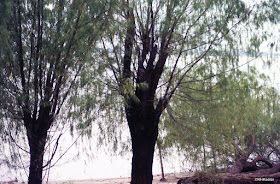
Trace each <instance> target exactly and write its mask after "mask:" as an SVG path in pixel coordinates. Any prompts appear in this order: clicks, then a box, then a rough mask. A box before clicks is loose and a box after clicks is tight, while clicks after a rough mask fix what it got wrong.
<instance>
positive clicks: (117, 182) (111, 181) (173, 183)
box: [0, 173, 192, 184]
mask: <svg viewBox="0 0 280 184" xmlns="http://www.w3.org/2000/svg"><path fill="white" fill-rule="evenodd" d="M191 175H192V174H191V173H176V174H165V179H166V181H160V179H161V175H154V180H153V184H177V182H178V180H179V179H180V178H182V177H188V176H191ZM129 182H130V178H108V179H107V178H106V179H91V180H68V181H50V182H48V184H129ZM25 183H26V182H25ZM0 184H24V182H15V181H9V182H0ZM44 184H46V183H45V182H44Z"/></svg>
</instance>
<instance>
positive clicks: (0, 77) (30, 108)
mask: <svg viewBox="0 0 280 184" xmlns="http://www.w3.org/2000/svg"><path fill="white" fill-rule="evenodd" d="M110 6H111V1H102V2H101V1H87V0H81V1H80V0H77V1H69V2H65V1H63V0H59V1H55V2H53V1H49V0H45V1H44V0H38V1H35V0H34V1H20V0H17V1H7V0H4V1H1V3H0V9H1V10H5V11H3V13H2V11H1V22H0V30H1V47H0V65H1V67H0V68H1V69H0V94H1V95H0V96H1V99H0V106H1V111H0V112H1V126H2V127H6V131H10V130H12V131H13V130H16V131H24V132H25V133H26V135H27V139H28V144H29V154H30V165H29V177H28V182H29V184H39V183H42V171H43V168H44V167H46V166H47V165H48V164H49V163H50V160H47V161H44V153H45V146H46V141H47V140H48V138H49V132H48V130H49V129H50V128H51V127H52V126H53V125H55V124H56V123H58V122H59V121H58V115H60V114H61V111H62V109H63V105H64V104H65V103H66V101H67V100H68V97H69V96H71V95H72V94H73V93H72V91H73V90H74V89H77V88H78V87H79V85H80V84H79V79H81V76H80V73H81V71H82V70H83V69H84V67H87V65H88V62H89V61H91V62H92V61H94V58H93V57H94V52H95V51H94V49H95V45H96V42H97V39H98V35H99V34H100V31H102V29H103V28H104V27H105V26H106V23H107V21H106V17H107V16H108V14H109V12H110ZM2 34H3V35H2ZM22 127H24V130H23V128H22ZM4 131H5V130H4ZM2 135H3V134H2Z"/></svg>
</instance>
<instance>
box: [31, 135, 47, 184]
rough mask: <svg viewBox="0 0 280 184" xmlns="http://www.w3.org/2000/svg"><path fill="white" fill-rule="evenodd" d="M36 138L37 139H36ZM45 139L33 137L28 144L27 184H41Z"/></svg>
mask: <svg viewBox="0 0 280 184" xmlns="http://www.w3.org/2000/svg"><path fill="white" fill-rule="evenodd" d="M36 138H37V139H36ZM45 143H46V137H45V136H43V137H37V136H36V137H35V136H34V137H33V138H32V140H31V141H30V142H29V147H30V166H29V177H28V184H41V183H42V173H43V157H44V150H45V149H44V147H45Z"/></svg>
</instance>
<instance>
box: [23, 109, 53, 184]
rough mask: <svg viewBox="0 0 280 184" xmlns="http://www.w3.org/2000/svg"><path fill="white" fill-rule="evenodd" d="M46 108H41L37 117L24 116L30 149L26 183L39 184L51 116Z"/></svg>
mask: <svg viewBox="0 0 280 184" xmlns="http://www.w3.org/2000/svg"><path fill="white" fill-rule="evenodd" d="M49 114H50V113H49V109H48V108H41V110H40V113H39V116H38V119H37V120H32V119H31V118H26V121H25V127H26V130H27V137H28V144H29V150H30V166H29V176H28V184H41V183H42V173H43V164H44V160H43V159H44V151H45V145H46V140H47V134H48V129H49V128H50V125H51V123H52V116H51V115H49Z"/></svg>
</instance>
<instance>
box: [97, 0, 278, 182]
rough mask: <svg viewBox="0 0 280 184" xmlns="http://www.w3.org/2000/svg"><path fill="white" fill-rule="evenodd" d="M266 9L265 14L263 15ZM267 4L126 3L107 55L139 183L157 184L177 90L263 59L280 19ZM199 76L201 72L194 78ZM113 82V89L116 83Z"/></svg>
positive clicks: (108, 40)
mask: <svg viewBox="0 0 280 184" xmlns="http://www.w3.org/2000/svg"><path fill="white" fill-rule="evenodd" d="M260 7H262V8H263V10H264V11H265V12H262V11H260ZM277 8H278V7H277V3H276V2H275V3H271V2H267V1H259V2H247V1H246V2H245V1H220V0H214V1H208V0H203V1H191V0H175V1H169V0H160V1H153V0H141V1H133V0H131V1H129V0H128V1H121V2H120V6H119V7H118V9H116V10H115V11H114V12H115V14H114V19H115V22H116V23H115V24H114V25H111V27H110V28H109V29H108V30H107V31H106V33H107V36H105V37H104V38H103V52H102V53H101V54H102V55H101V57H103V58H105V60H106V61H108V63H109V64H108V65H109V66H110V69H111V73H109V72H108V73H109V74H111V76H110V77H111V78H112V79H113V80H114V81H115V87H116V88H118V91H119V94H121V95H122V96H123V99H124V105H125V113H126V117H127V121H128V126H129V128H130V134H131V138H132V150H133V159H132V181H131V183H151V181H152V171H151V170H152V169H151V168H152V163H153V153H154V146H155V142H156V139H157V135H158V124H159V119H160V116H161V114H162V112H163V110H164V109H165V108H166V107H167V105H168V103H169V102H170V100H171V99H172V97H173V96H174V95H175V94H176V91H177V89H178V88H179V87H180V86H181V85H182V84H184V83H191V82H192V81H194V80H200V81H201V80H204V79H198V78H197V73H199V72H204V71H206V69H207V68H209V67H211V68H212V69H213V70H212V71H210V72H208V73H207V75H204V77H205V78H211V77H213V76H214V75H215V74H217V73H220V72H225V71H227V70H228V69H229V68H234V67H236V66H237V65H238V63H239V56H240V54H250V55H253V56H256V55H257V53H258V51H259V46H260V44H261V43H262V42H263V41H264V40H265V39H266V38H267V35H263V34H261V31H259V30H258V28H261V27H262V26H263V23H264V22H266V21H267V20H269V21H270V22H276V20H278V19H277V18H279V17H277V16H278V9H277ZM193 71H196V72H193ZM111 84H113V83H111Z"/></svg>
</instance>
